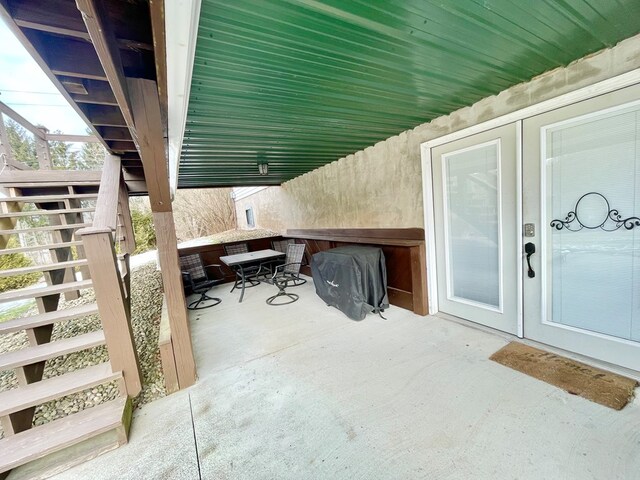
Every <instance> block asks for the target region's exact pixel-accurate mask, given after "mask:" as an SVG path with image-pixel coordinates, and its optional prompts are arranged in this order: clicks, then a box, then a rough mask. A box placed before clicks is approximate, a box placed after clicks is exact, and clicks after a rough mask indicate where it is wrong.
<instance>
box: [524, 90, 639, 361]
mask: <svg viewBox="0 0 640 480" xmlns="http://www.w3.org/2000/svg"><path fill="white" fill-rule="evenodd" d="M638 99H640V87H638V86H635V87H629V88H626V89H624V90H619V91H616V92H612V93H609V94H606V95H602V96H599V97H596V98H593V99H590V100H585V101H583V102H580V103H576V104H574V105H571V106H568V107H564V108H561V109H558V110H554V111H551V112H548V113H544V114H542V115H538V116H535V117H532V118H529V119H526V120H524V122H523V221H524V222H525V223H528V224H530V225H531V226H532V227H535V235H534V236H532V237H525V238H524V239H523V243H528V242H531V243H532V244H533V245H535V247H536V253H534V254H533V255H532V256H531V267H532V270H533V272H534V273H535V276H534V277H533V278H529V277H528V276H527V275H526V274H525V275H524V281H523V286H524V288H523V291H524V334H525V336H526V337H527V338H531V339H533V340H536V341H539V342H542V343H545V344H548V345H553V346H556V347H559V348H562V349H565V350H569V351H572V352H576V353H580V354H584V355H587V356H590V357H593V358H597V359H600V360H604V361H607V362H610V363H613V364H616V365H620V366H624V367H627V368H631V369H634V370H640V101H638Z"/></svg>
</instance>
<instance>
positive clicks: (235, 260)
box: [220, 249, 286, 303]
mask: <svg viewBox="0 0 640 480" xmlns="http://www.w3.org/2000/svg"><path fill="white" fill-rule="evenodd" d="M284 256H286V254H285V253H284V252H278V251H277V250H271V249H266V250H258V251H256V252H247V253H237V254H235V255H225V256H224V257H220V261H221V262H222V263H224V264H225V265H226V266H227V267H231V268H232V269H234V270H236V271H237V272H238V273H239V275H240V278H241V279H242V289H241V292H240V300H238V303H240V302H242V299H243V298H244V290H245V283H246V279H247V277H246V275H245V272H244V269H245V267H246V266H247V265H252V264H255V263H258V262H264V261H267V260H275V259H277V258H282V257H284ZM256 280H257V281H258V282H259V281H260V280H258V279H257V278H256ZM234 288H235V287H234Z"/></svg>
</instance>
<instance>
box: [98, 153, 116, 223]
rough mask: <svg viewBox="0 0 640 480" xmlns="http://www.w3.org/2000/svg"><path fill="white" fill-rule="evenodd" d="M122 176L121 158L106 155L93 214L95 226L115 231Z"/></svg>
mask: <svg viewBox="0 0 640 480" xmlns="http://www.w3.org/2000/svg"><path fill="white" fill-rule="evenodd" d="M121 176H122V170H121V167H120V158H119V157H117V156H115V155H107V156H105V157H104V165H103V167H102V178H101V180H100V189H99V190H98V200H97V201H96V212H95V214H94V215H93V226H94V228H98V229H109V230H110V231H115V229H116V225H117V218H118V196H119V189H120V177H121Z"/></svg>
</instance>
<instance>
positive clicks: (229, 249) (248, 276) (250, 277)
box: [224, 243, 261, 292]
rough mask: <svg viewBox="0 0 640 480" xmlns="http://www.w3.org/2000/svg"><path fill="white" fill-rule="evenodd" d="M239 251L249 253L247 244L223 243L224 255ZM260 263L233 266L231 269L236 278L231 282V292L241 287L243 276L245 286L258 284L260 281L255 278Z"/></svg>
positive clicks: (238, 252) (235, 253)
mask: <svg viewBox="0 0 640 480" xmlns="http://www.w3.org/2000/svg"><path fill="white" fill-rule="evenodd" d="M240 253H249V246H248V245H247V244H246V243H234V244H231V245H224V254H225V255H238V254H240ZM260 266H261V265H255V266H253V265H252V266H246V265H245V266H244V267H242V266H241V267H234V268H233V271H234V272H235V274H236V280H235V282H233V287H231V291H232V292H233V291H234V290H235V289H236V288H241V287H242V279H243V276H244V282H245V288H249V287H255V286H256V285H260V281H259V280H258V278H257V275H258V273H259V272H260Z"/></svg>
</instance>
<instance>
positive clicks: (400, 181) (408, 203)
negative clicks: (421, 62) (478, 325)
mask: <svg viewBox="0 0 640 480" xmlns="http://www.w3.org/2000/svg"><path fill="white" fill-rule="evenodd" d="M636 68H640V35H637V36H635V37H632V38H629V39H627V40H625V41H623V42H621V43H619V44H618V45H616V46H615V47H613V48H611V49H607V50H603V51H601V52H598V53H597V54H594V55H591V56H588V57H585V58H582V59H580V60H577V61H576V62H573V63H572V64H571V65H569V66H567V67H565V68H558V69H555V70H553V71H550V72H547V73H545V74H543V75H540V76H539V77H536V78H534V79H533V80H531V81H529V82H527V83H523V84H519V85H515V86H514V87H511V88H509V89H507V90H504V91H503V92H501V93H499V94H498V95H495V96H492V97H487V98H484V99H482V100H480V101H479V102H477V103H475V104H474V105H472V106H470V107H465V108H462V109H460V110H457V111H455V112H453V113H451V114H450V115H446V116H443V117H439V118H436V119H435V120H433V121H431V122H429V123H425V124H422V125H420V126H418V127H416V128H414V129H413V130H408V131H405V132H403V133H401V134H400V135H396V136H394V137H391V138H389V139H387V140H385V141H382V142H378V143H377V144H375V145H374V146H371V147H368V148H366V149H365V150H362V151H359V152H357V153H355V154H353V155H348V156H347V157H345V158H341V159H340V160H337V161H335V162H333V163H330V164H328V165H326V166H324V167H322V168H319V169H317V170H314V171H312V172H309V173H307V174H305V175H303V176H301V177H298V178H295V179H293V180H291V181H289V182H286V183H284V184H283V185H282V186H281V187H271V188H268V189H266V190H262V191H261V192H259V193H257V194H255V195H251V196H250V197H247V198H244V199H242V200H239V201H238V202H237V203H236V208H237V211H238V226H239V227H240V228H246V221H245V213H244V212H245V209H246V208H249V207H253V210H254V215H255V220H256V226H257V227H259V228H268V229H271V230H276V231H281V232H284V231H285V230H286V229H288V228H347V227H370V228H403V227H423V226H424V219H423V209H422V177H421V166H420V144H421V143H423V142H426V141H428V140H432V139H435V138H438V137H441V136H443V135H446V134H448V133H451V132H454V131H457V130H461V129H463V128H467V127H470V126H472V125H475V124H477V123H481V122H484V121H487V120H490V119H492V118H495V117H499V116H501V115H504V114H507V113H510V112H514V111H516V110H520V109H522V108H525V107H527V106H529V105H533V104H536V103H539V102H541V101H544V100H548V99H550V98H553V97H557V96H559V95H562V94H564V93H567V92H570V91H572V90H576V89H578V88H582V87H585V86H588V85H591V84H593V83H596V82H599V81H602V80H605V79H607V78H611V77H614V76H616V75H619V74H621V73H625V72H628V71H631V70H633V69H636Z"/></svg>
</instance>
